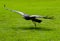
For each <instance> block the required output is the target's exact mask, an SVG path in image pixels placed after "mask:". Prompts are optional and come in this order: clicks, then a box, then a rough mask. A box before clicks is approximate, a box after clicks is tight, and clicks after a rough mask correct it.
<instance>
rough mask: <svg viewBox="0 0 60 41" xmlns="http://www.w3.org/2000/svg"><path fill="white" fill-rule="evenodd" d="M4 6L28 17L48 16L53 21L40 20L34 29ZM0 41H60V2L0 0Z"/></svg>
mask: <svg viewBox="0 0 60 41" xmlns="http://www.w3.org/2000/svg"><path fill="white" fill-rule="evenodd" d="M4 4H6V5H7V7H8V8H10V9H14V10H19V11H22V12H24V13H27V14H29V15H33V14H37V15H43V16H46V15H48V16H54V18H55V19H53V20H46V19H42V20H43V22H42V23H40V24H38V23H37V28H35V29H34V25H33V23H32V22H31V21H26V20H24V19H23V18H22V16H21V15H18V14H16V13H13V12H10V11H7V10H5V9H4V8H3V5H4ZM0 41H60V0H1V1H0Z"/></svg>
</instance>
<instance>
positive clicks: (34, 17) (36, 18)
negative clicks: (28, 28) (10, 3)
mask: <svg viewBox="0 0 60 41" xmlns="http://www.w3.org/2000/svg"><path fill="white" fill-rule="evenodd" d="M4 8H5V9H6V10H9V11H11V12H16V13H17V14H20V15H22V16H23V18H24V19H25V20H31V21H32V22H33V24H34V26H35V27H36V22H37V23H41V22H42V20H40V19H38V18H44V19H52V17H48V16H40V15H28V14H25V13H23V12H21V11H17V10H11V9H9V8H6V5H4Z"/></svg>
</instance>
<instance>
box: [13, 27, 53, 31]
mask: <svg viewBox="0 0 60 41" xmlns="http://www.w3.org/2000/svg"><path fill="white" fill-rule="evenodd" d="M12 29H14V30H20V29H21V30H39V31H52V30H53V29H49V28H42V27H36V28H34V27H22V28H20V27H16V28H12Z"/></svg>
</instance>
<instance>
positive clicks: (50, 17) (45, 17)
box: [30, 15, 53, 19]
mask: <svg viewBox="0 0 60 41" xmlns="http://www.w3.org/2000/svg"><path fill="white" fill-rule="evenodd" d="M30 17H35V18H44V19H53V16H40V15H31V16H30Z"/></svg>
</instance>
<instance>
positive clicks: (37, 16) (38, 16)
mask: <svg viewBox="0 0 60 41" xmlns="http://www.w3.org/2000/svg"><path fill="white" fill-rule="evenodd" d="M30 17H36V18H44V17H45V16H40V15H31V16H30Z"/></svg>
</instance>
